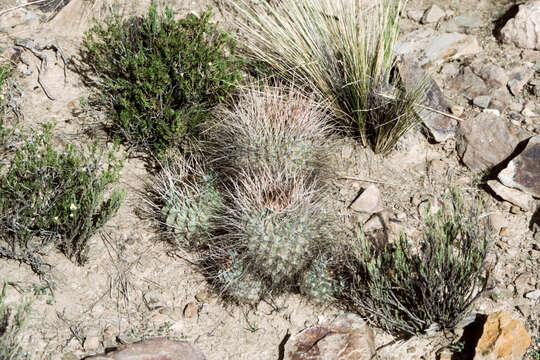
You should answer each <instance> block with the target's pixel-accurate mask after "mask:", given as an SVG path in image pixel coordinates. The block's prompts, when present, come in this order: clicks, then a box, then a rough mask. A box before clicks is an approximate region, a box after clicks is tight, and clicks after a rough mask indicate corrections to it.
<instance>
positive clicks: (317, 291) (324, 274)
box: [299, 257, 344, 302]
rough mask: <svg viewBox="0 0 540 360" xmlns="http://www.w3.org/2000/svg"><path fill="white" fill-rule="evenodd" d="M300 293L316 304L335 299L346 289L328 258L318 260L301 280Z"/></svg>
mask: <svg viewBox="0 0 540 360" xmlns="http://www.w3.org/2000/svg"><path fill="white" fill-rule="evenodd" d="M299 286H300V292H301V293H302V294H304V295H306V296H309V297H310V298H311V299H312V300H314V301H315V302H324V301H328V300H331V299H333V298H334V297H335V296H336V295H337V294H339V293H340V292H341V291H342V290H343V287H344V283H343V281H342V280H340V279H338V278H336V277H335V276H334V274H333V273H332V271H331V270H330V268H329V261H328V259H327V258H326V257H321V258H318V259H316V260H315V261H314V262H313V263H312V264H311V266H310V267H309V269H308V270H307V271H306V272H305V274H304V275H303V276H302V278H301V280H300V284H299Z"/></svg>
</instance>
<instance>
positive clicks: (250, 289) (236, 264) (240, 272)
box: [216, 256, 264, 303]
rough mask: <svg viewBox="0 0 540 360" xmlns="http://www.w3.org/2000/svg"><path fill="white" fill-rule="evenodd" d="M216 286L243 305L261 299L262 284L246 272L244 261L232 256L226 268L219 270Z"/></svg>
mask: <svg viewBox="0 0 540 360" xmlns="http://www.w3.org/2000/svg"><path fill="white" fill-rule="evenodd" d="M216 279H217V284H218V286H219V287H220V288H221V289H222V291H223V292H224V293H225V294H226V295H227V296H229V297H231V298H233V299H235V300H237V301H240V302H245V303H256V302H258V301H259V300H260V299H261V296H262V293H263V289H264V284H263V282H262V281H261V280H260V279H256V278H255V277H254V276H253V275H252V274H250V273H248V272H247V271H246V268H245V266H244V261H243V260H241V259H239V258H238V257H237V256H234V257H233V258H232V260H230V261H229V264H228V265H227V268H223V269H220V271H219V272H218V274H217V277H216Z"/></svg>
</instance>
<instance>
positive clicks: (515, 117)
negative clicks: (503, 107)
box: [508, 112, 521, 121]
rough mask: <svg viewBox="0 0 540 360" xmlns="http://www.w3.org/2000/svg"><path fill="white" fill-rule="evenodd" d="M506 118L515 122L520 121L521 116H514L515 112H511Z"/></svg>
mask: <svg viewBox="0 0 540 360" xmlns="http://www.w3.org/2000/svg"><path fill="white" fill-rule="evenodd" d="M508 116H509V117H510V119H512V120H516V121H517V120H519V119H521V116H519V114H516V113H515V112H511V113H510V114H508Z"/></svg>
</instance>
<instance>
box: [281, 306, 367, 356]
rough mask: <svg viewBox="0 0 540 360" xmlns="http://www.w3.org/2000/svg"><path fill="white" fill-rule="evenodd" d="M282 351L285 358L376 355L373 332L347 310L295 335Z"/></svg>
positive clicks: (360, 319)
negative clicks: (331, 319) (334, 317)
mask: <svg viewBox="0 0 540 360" xmlns="http://www.w3.org/2000/svg"><path fill="white" fill-rule="evenodd" d="M285 354H286V355H285V358H286V359H288V360H364V359H365V360H368V359H371V358H372V356H373V355H374V354H375V340H374V334H373V331H372V330H371V329H370V328H369V326H368V325H367V324H366V322H364V320H362V318H360V317H359V316H358V315H355V314H351V313H346V314H343V315H340V316H338V317H337V318H336V319H335V320H334V321H332V322H330V323H327V324H323V325H317V326H312V327H310V328H307V329H305V330H303V331H302V332H300V333H299V334H297V335H295V336H294V337H293V338H292V339H290V340H289V341H288V343H287V345H286V350H285Z"/></svg>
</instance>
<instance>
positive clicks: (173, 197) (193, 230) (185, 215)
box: [161, 175, 222, 245]
mask: <svg viewBox="0 0 540 360" xmlns="http://www.w3.org/2000/svg"><path fill="white" fill-rule="evenodd" d="M174 190H175V191H171V193H170V197H169V198H168V199H165V206H164V207H163V209H162V210H161V211H162V214H163V215H164V217H165V224H166V225H167V226H168V227H169V228H171V229H173V231H174V233H175V234H176V235H178V236H181V237H183V238H184V239H185V240H186V241H187V242H188V243H189V244H190V245H195V243H194V242H195V240H196V239H197V238H198V240H201V236H203V237H204V235H205V234H208V233H209V232H210V229H211V226H212V218H213V216H215V214H216V212H217V210H218V209H219V208H220V206H221V202H222V199H221V194H220V193H219V191H217V189H216V188H215V186H214V184H213V181H212V178H211V177H210V176H208V175H205V176H203V178H202V179H200V183H198V184H193V185H192V186H190V185H189V184H178V188H176V189H174Z"/></svg>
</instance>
